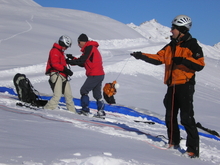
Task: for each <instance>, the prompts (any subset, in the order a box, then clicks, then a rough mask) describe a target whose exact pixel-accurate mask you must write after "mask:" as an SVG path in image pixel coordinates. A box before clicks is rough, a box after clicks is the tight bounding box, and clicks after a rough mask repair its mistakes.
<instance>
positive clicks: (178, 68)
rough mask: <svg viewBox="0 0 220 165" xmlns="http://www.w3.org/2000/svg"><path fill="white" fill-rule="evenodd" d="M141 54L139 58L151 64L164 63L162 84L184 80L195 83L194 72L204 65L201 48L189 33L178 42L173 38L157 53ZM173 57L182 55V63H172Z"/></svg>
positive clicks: (170, 84) (174, 83)
mask: <svg viewBox="0 0 220 165" xmlns="http://www.w3.org/2000/svg"><path fill="white" fill-rule="evenodd" d="M142 55H143V56H142V57H141V59H142V60H144V61H146V62H149V63H151V64H154V65H160V64H165V75H164V84H167V85H168V86H173V85H178V84H185V83H186V82H190V83H192V84H195V72H196V71H200V70H202V69H203V68H204V66H205V62H204V57H203V51H202V48H201V47H200V46H199V45H198V43H197V40H196V39H195V38H192V36H191V34H190V33H186V34H185V35H184V36H183V37H182V38H181V40H180V41H178V42H176V41H175V40H174V39H173V40H172V41H171V42H170V43H169V44H167V45H166V46H165V47H164V48H163V49H161V50H160V51H159V52H157V54H147V53H142ZM173 57H183V60H182V63H181V64H180V65H176V64H174V63H173V60H172V58H173Z"/></svg>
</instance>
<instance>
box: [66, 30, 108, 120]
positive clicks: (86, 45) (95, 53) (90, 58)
mask: <svg viewBox="0 0 220 165" xmlns="http://www.w3.org/2000/svg"><path fill="white" fill-rule="evenodd" d="M78 45H79V47H80V48H81V52H82V53H83V54H82V55H81V56H80V57H79V58H75V57H73V56H72V55H69V58H71V59H72V60H69V59H67V60H66V61H67V63H68V64H70V65H79V66H81V67H85V69H86V76H87V79H86V81H85V82H84V84H83V86H82V87H81V89H80V94H81V106H82V109H81V111H80V112H79V114H84V115H88V113H89V112H90V109H89V96H88V94H89V92H90V91H92V92H93V97H94V98H95V99H96V103H97V109H98V112H97V117H104V116H105V111H104V102H103V100H102V93H101V88H102V81H103V80H104V76H105V73H104V69H103V66H102V56H101V54H100V52H99V50H98V46H99V44H98V43H97V42H96V41H89V40H88V37H87V35H86V34H81V35H80V36H79V37H78Z"/></svg>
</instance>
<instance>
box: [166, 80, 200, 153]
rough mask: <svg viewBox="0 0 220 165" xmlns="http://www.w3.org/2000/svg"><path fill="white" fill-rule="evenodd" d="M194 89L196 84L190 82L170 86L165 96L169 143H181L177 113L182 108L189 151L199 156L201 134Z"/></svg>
mask: <svg viewBox="0 0 220 165" xmlns="http://www.w3.org/2000/svg"><path fill="white" fill-rule="evenodd" d="M194 91H195V90H194V85H192V84H190V83H186V84H181V85H175V86H171V87H168V89H167V93H166V95H165V98H164V106H165V108H166V115H165V122H166V126H167V134H168V138H169V144H174V145H178V144H179V143H180V130H179V126H178V118H177V115H178V111H179V110H180V120H181V124H182V125H183V126H184V128H185V130H186V133H187V139H186V146H187V151H188V152H194V153H195V154H196V155H197V156H199V135H198V130H197V128H196V123H195V119H194V111H193V94H194Z"/></svg>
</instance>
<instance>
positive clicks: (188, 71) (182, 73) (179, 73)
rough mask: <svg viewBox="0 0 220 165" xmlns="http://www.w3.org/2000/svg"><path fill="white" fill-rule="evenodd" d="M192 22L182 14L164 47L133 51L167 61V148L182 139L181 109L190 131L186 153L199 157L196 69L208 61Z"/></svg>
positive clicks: (148, 58) (142, 56)
mask: <svg viewBox="0 0 220 165" xmlns="http://www.w3.org/2000/svg"><path fill="white" fill-rule="evenodd" d="M191 26H192V21H191V18H190V17H188V16H186V15H179V16H177V17H175V18H174V19H173V21H172V28H171V33H172V36H171V42H170V43H169V44H167V45H166V46H165V47H164V48H163V49H162V50H160V51H159V52H158V53H157V54H148V53H142V52H133V53H131V55H132V56H133V57H135V58H136V59H141V60H144V61H146V62H148V63H151V64H154V65H160V64H165V76H164V83H165V84H166V85H167V86H168V89H167V93H166V95H165V98H164V101H163V102H164V106H165V108H166V115H165V122H166V126H167V133H168V138H169V141H168V148H171V147H172V148H176V147H178V146H179V143H180V131H179V127H178V121H177V115H178V110H179V109H180V119H181V124H182V125H183V126H184V127H185V130H186V133H187V140H186V146H187V150H186V154H187V155H188V156H189V157H191V158H194V157H199V135H198V130H197V128H196V123H195V119H194V111H193V94H194V86H195V72H196V71H200V70H202V69H203V68H204V66H205V63H204V57H203V51H202V49H201V47H200V46H199V45H198V43H197V40H196V39H195V38H192V36H191V34H190V33H189V30H190V28H191Z"/></svg>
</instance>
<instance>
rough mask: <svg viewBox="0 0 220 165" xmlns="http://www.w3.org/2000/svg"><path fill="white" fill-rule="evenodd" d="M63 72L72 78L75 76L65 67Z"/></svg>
mask: <svg viewBox="0 0 220 165" xmlns="http://www.w3.org/2000/svg"><path fill="white" fill-rule="evenodd" d="M63 72H64V73H65V74H66V75H67V76H72V75H73V72H72V71H71V70H70V69H68V68H67V67H65V68H64V69H63Z"/></svg>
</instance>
